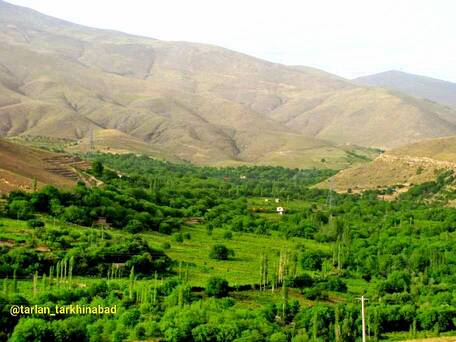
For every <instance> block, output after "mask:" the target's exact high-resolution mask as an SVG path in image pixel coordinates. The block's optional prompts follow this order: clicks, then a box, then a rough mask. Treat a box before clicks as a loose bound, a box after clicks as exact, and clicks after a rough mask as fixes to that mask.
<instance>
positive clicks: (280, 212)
mask: <svg viewBox="0 0 456 342" xmlns="http://www.w3.org/2000/svg"><path fill="white" fill-rule="evenodd" d="M284 211H285V209H284V208H283V207H277V212H278V213H279V215H283V213H284Z"/></svg>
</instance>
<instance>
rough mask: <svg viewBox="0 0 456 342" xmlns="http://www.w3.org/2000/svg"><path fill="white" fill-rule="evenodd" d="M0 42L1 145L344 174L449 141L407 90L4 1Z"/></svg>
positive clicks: (438, 107)
mask: <svg viewBox="0 0 456 342" xmlns="http://www.w3.org/2000/svg"><path fill="white" fill-rule="evenodd" d="M0 44H1V46H2V48H1V49H0V136H4V137H24V136H35V137H36V136H39V137H52V138H62V139H65V140H68V139H69V140H72V141H74V144H73V146H72V147H71V149H72V150H87V149H88V148H89V147H90V146H91V145H95V148H97V149H101V150H106V151H114V152H116V151H118V152H126V151H133V152H141V153H146V154H150V155H153V156H157V157H162V158H168V159H173V160H189V161H192V162H195V163H199V164H211V165H236V164H242V163H255V164H274V165H284V166H292V167H296V166H299V167H333V168H342V167H347V166H349V165H351V164H353V163H357V162H359V161H363V160H365V159H366V158H372V157H375V156H376V152H375V151H371V150H369V149H368V148H370V147H377V148H383V149H389V148H393V147H397V146H401V145H404V144H408V143H412V142H416V141H419V140H422V139H426V138H433V137H440V136H449V135H456V110H455V109H453V108H449V107H447V106H445V105H442V104H439V103H434V102H430V101H428V100H424V99H419V98H416V97H412V96H409V95H406V94H405V92H404V91H401V92H396V91H394V90H389V89H382V88H371V87H366V86H360V85H358V84H356V83H355V82H352V81H349V80H345V79H342V78H340V77H338V76H335V75H331V74H328V73H326V72H324V71H321V70H316V69H313V68H308V67H301V66H299V67H296V66H286V65H281V64H275V63H270V62H267V61H264V60H260V59H257V58H253V57H250V56H247V55H244V54H241V53H237V52H234V51H230V50H227V49H224V48H220V47H216V46H210V45H203V44H195V43H187V42H166V41H160V40H156V39H151V38H144V37H137V36H133V35H128V34H124V33H120V32H115V31H109V30H100V29H94V28H88V27H84V26H80V25H76V24H72V23H69V22H66V21H62V20H59V19H55V18H52V17H49V16H46V15H43V14H40V13H38V12H36V11H33V10H30V9H27V8H23V7H18V6H14V5H11V4H8V3H6V2H3V1H0ZM358 81H359V80H358ZM358 81H357V82H358Z"/></svg>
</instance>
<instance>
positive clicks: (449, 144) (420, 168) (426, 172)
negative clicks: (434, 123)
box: [318, 136, 456, 192]
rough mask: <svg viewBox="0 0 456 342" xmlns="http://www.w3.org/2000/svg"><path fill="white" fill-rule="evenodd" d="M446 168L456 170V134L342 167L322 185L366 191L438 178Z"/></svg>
mask: <svg viewBox="0 0 456 342" xmlns="http://www.w3.org/2000/svg"><path fill="white" fill-rule="evenodd" d="M443 170H453V171H456V136H453V137H446V138H436V139H429V140H423V141H420V142H417V143H413V144H410V145H406V146H402V147H399V148H396V149H393V150H391V151H387V152H386V153H384V154H382V155H380V156H379V157H377V158H376V159H375V160H373V161H371V162H369V163H366V164H363V165H357V166H354V167H352V168H348V169H345V170H342V171H339V173H337V174H336V175H335V176H333V177H332V178H331V179H329V180H328V181H326V182H323V183H321V184H319V185H318V186H319V187H324V188H328V187H330V186H331V187H332V188H333V189H334V190H336V191H341V192H345V191H347V190H348V189H351V190H352V191H362V190H366V189H378V188H387V187H390V186H397V185H400V189H401V190H400V191H405V190H407V189H408V188H409V187H410V186H411V185H413V184H420V183H423V182H427V181H431V180H435V179H436V177H437V175H438V174H439V173H440V172H441V171H443Z"/></svg>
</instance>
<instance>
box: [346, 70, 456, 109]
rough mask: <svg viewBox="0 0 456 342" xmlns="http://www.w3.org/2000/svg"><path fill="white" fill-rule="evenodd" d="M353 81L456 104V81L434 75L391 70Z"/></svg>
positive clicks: (451, 104) (447, 103) (452, 104)
mask: <svg viewBox="0 0 456 342" xmlns="http://www.w3.org/2000/svg"><path fill="white" fill-rule="evenodd" d="M353 81H354V82H355V83H357V84H360V85H366V86H374V87H382V88H387V89H391V90H394V91H400V92H403V93H404V94H408V95H410V96H415V97H421V98H425V99H429V100H431V101H435V102H439V103H442V104H444V105H448V106H456V83H452V82H448V81H442V80H439V79H435V78H432V77H426V76H421V75H413V74H409V73H406V72H402V71H396V70H390V71H385V72H381V73H379V74H374V75H368V76H363V77H359V78H356V79H354V80H353Z"/></svg>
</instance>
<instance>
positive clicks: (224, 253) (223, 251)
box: [209, 244, 234, 260]
mask: <svg viewBox="0 0 456 342" xmlns="http://www.w3.org/2000/svg"><path fill="white" fill-rule="evenodd" d="M230 256H231V257H234V251H233V250H232V249H229V248H228V247H226V246H225V245H221V244H217V245H214V246H212V249H211V251H210V252H209V257H210V258H211V259H216V260H228V258H229V257H230Z"/></svg>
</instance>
